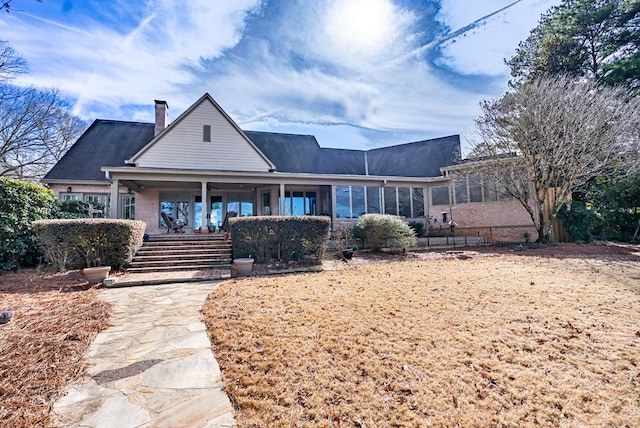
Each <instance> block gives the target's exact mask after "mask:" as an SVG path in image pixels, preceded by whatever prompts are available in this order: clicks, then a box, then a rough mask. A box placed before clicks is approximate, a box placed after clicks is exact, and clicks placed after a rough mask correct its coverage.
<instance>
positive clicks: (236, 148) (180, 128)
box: [127, 93, 275, 171]
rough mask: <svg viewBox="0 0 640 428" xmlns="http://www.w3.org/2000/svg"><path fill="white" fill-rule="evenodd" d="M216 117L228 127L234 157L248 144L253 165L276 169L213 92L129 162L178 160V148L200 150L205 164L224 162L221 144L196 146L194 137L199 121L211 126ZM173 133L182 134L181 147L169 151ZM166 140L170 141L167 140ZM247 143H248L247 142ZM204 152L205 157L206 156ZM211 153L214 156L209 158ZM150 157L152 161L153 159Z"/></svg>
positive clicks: (229, 148) (201, 98) (219, 122)
mask: <svg viewBox="0 0 640 428" xmlns="http://www.w3.org/2000/svg"><path fill="white" fill-rule="evenodd" d="M207 103H208V104H209V106H206V104H207ZM211 107H213V109H211ZM203 112H206V113H203ZM216 113H217V114H216ZM203 114H206V116H207V119H206V120H204V121H203V118H202V115H203ZM191 116H194V117H191ZM196 117H197V118H196ZM214 118H217V119H218V126H219V127H220V128H219V129H224V131H223V133H224V137H225V138H224V140H225V141H226V140H229V141H228V142H226V143H225V144H226V145H227V150H230V151H231V153H230V155H231V156H239V155H240V153H241V152H242V151H243V150H246V146H248V147H249V148H250V151H249V152H245V153H246V154H247V156H249V155H251V156H252V157H253V159H252V161H250V163H251V164H252V167H253V168H256V167H257V165H259V167H260V168H262V169H264V170H265V171H268V170H273V169H274V168H275V167H274V165H273V164H272V163H271V161H270V160H269V158H268V157H267V156H265V155H264V154H263V153H262V152H261V151H260V149H258V147H256V146H255V144H253V142H252V141H251V140H250V139H249V138H247V136H246V135H245V134H244V133H243V132H242V130H241V129H240V127H239V126H238V125H237V124H236V123H235V122H234V121H233V119H231V117H229V115H228V114H227V113H226V112H225V111H224V110H223V109H222V107H220V106H219V105H218V103H217V102H216V101H215V100H214V99H213V97H211V95H209V93H205V94H204V95H203V96H202V97H200V99H198V101H196V102H195V103H193V104H192V105H191V106H190V107H189V108H188V109H187V110H185V111H184V112H182V114H180V116H178V117H177V118H176V119H175V120H174V121H173V122H171V124H170V125H169V126H167V127H166V128H165V129H164V130H162V131H161V132H160V133H159V134H158V135H156V136H154V137H153V139H152V140H151V141H149V142H148V144H146V145H145V146H144V147H143V148H142V149H141V150H140V151H138V152H137V153H135V154H134V155H133V156H132V157H131V158H130V159H128V160H127V163H131V164H136V163H138V162H140V163H141V164H144V163H147V164H148V163H151V164H157V163H163V162H171V161H175V157H174V156H173V155H174V154H175V151H176V150H179V151H183V154H187V152H185V150H187V151H188V150H192V151H193V150H195V151H197V155H196V157H195V158H194V160H197V161H198V162H200V163H202V164H203V165H205V164H207V163H210V162H211V163H215V162H216V161H218V162H220V159H219V157H218V155H219V153H216V152H217V151H219V150H220V147H217V148H214V146H212V145H210V146H209V147H208V148H206V149H205V148H203V147H202V140H200V141H198V142H197V144H196V145H194V143H196V141H195V140H193V139H192V137H193V131H194V130H193V129H192V128H193V127H194V125H195V124H198V123H199V124H201V125H205V124H206V125H209V126H210V124H211V121H210V120H211V119H214ZM201 121H202V122H201ZM172 132H175V133H177V134H179V135H180V137H178V138H177V140H175V138H174V140H175V141H174V143H176V142H177V143H178V144H180V147H173V148H169V150H167V145H170V144H171V143H170V142H169V141H171V134H172ZM186 134H189V136H187V135H186ZM195 135H198V132H196V133H195ZM189 137H191V138H189ZM165 139H166V140H167V141H164V140H165ZM243 143H244V144H246V145H243ZM154 150H155V152H154ZM151 152H154V153H151ZM203 155H204V157H205V159H203V158H202V156H203ZM207 155H208V156H209V157H210V158H211V159H206V157H207ZM150 159H151V162H149V161H150ZM236 159H237V158H236ZM184 164H185V165H191V164H192V163H191V161H190V160H189V159H187V160H186V162H185V163H184ZM221 164H222V165H225V164H228V162H222V163H221ZM246 165H249V163H247V164H246ZM154 166H157V165H154Z"/></svg>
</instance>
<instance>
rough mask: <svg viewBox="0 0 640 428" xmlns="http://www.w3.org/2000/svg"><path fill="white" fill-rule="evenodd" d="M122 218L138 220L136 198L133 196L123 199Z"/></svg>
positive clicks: (126, 196)
mask: <svg viewBox="0 0 640 428" xmlns="http://www.w3.org/2000/svg"><path fill="white" fill-rule="evenodd" d="M122 218H124V219H127V220H135V218H136V198H135V196H133V195H124V196H123V197H122Z"/></svg>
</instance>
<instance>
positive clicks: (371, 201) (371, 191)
mask: <svg viewBox="0 0 640 428" xmlns="http://www.w3.org/2000/svg"><path fill="white" fill-rule="evenodd" d="M367 212H368V213H371V214H380V188H379V187H367Z"/></svg>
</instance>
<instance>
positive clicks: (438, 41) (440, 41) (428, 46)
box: [386, 0, 522, 67]
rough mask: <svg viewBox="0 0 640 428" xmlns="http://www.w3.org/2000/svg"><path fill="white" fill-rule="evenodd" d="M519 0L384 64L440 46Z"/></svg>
mask: <svg viewBox="0 0 640 428" xmlns="http://www.w3.org/2000/svg"><path fill="white" fill-rule="evenodd" d="M521 1H522V0H516V1H514V2H513V3H511V4H508V5H506V6H505V7H503V8H502V9H498V10H496V11H495V12H492V13H490V14H489V15H486V16H483V17H482V18H479V19H476V20H475V21H473V22H472V23H471V24H469V25H466V26H464V27H462V28H460V29H458V30H456V31H454V32H453V33H448V34H445V35H444V36H442V37H439V38H437V39H435V40H432V41H431V42H429V43H427V44H426V45H424V46H420V47H419V48H416V49H414V50H412V51H411V52H408V53H406V54H404V55H402V56H400V57H398V58H395V59H394V60H392V61H389V62H388V63H387V64H386V66H387V67H388V66H393V65H397V64H400V63H402V62H404V61H406V60H408V59H411V58H415V57H418V56H419V55H420V54H422V53H424V52H426V51H429V50H431V49H434V48H436V47H438V46H440V45H441V44H443V43H444V42H446V41H449V40H451V39H454V38H456V37H458V36H459V35H461V34H464V33H466V32H467V31H469V30H473V29H474V28H477V27H480V26H481V25H483V24H484V23H485V21H487V20H488V19H489V18H491V17H492V16H495V15H497V14H499V13H501V12H503V11H505V10H507V9H509V8H510V7H512V6H514V5H516V4H518V3H520V2H521Z"/></svg>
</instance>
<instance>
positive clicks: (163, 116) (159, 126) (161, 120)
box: [153, 100, 169, 137]
mask: <svg viewBox="0 0 640 428" xmlns="http://www.w3.org/2000/svg"><path fill="white" fill-rule="evenodd" d="M155 102H156V127H155V130H154V133H153V136H154V137H155V136H156V135H158V134H159V133H161V132H162V130H163V129H164V128H166V127H167V125H168V124H169V104H167V102H166V101H162V100H155Z"/></svg>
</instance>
